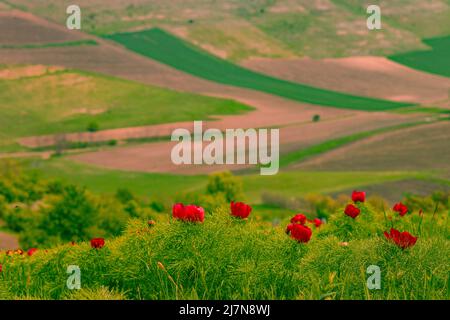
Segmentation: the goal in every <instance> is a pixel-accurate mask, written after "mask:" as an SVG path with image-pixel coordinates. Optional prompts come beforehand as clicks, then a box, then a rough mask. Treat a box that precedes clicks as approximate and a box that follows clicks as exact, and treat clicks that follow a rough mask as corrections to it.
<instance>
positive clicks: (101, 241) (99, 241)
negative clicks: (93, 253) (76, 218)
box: [91, 238, 105, 249]
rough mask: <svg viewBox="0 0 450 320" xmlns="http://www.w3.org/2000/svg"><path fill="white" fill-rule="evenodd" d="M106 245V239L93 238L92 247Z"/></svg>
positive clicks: (99, 247)
mask: <svg viewBox="0 0 450 320" xmlns="http://www.w3.org/2000/svg"><path fill="white" fill-rule="evenodd" d="M104 245H105V239H103V238H95V239H92V240H91V247H92V248H94V249H101V248H103V246H104Z"/></svg>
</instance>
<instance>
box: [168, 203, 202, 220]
mask: <svg viewBox="0 0 450 320" xmlns="http://www.w3.org/2000/svg"><path fill="white" fill-rule="evenodd" d="M172 215H173V217H174V218H175V219H179V220H183V221H190V222H203V221H204V220H205V210H204V209H203V208H202V207H198V206H195V205H187V206H185V205H183V204H182V203H177V204H175V205H174V206H173V208H172Z"/></svg>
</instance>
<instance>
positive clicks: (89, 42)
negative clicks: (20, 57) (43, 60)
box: [0, 39, 98, 49]
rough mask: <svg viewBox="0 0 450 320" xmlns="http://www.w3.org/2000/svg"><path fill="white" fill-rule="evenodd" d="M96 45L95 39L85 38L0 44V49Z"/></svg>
mask: <svg viewBox="0 0 450 320" xmlns="http://www.w3.org/2000/svg"><path fill="white" fill-rule="evenodd" d="M96 45H98V43H97V41H95V40H91V39H87V40H78V41H66V42H50V43H37V44H20V45H7V44H0V49H42V48H57V47H76V46H96Z"/></svg>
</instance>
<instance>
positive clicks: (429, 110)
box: [390, 106, 450, 115]
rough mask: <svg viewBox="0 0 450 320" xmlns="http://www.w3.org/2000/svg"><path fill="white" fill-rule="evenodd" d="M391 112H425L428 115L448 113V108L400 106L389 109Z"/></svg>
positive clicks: (449, 112) (449, 111)
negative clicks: (399, 107)
mask: <svg viewBox="0 0 450 320" xmlns="http://www.w3.org/2000/svg"><path fill="white" fill-rule="evenodd" d="M390 112H392V113H399V114H410V113H425V114H430V115H435V114H450V110H449V109H443V108H437V107H422V106H418V107H407V108H401V109H396V110H392V111H390Z"/></svg>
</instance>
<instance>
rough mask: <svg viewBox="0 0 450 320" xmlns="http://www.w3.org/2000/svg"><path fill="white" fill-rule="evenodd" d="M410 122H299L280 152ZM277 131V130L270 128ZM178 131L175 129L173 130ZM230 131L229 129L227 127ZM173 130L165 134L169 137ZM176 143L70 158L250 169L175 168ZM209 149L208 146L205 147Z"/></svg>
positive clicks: (149, 166) (151, 168) (356, 118)
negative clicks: (173, 159)
mask: <svg viewBox="0 0 450 320" xmlns="http://www.w3.org/2000/svg"><path fill="white" fill-rule="evenodd" d="M405 121H410V118H408V117H404V116H397V117H392V115H391V114H383V113H377V114H368V113H355V114H351V115H348V116H343V117H336V118H330V119H328V120H324V121H321V122H318V123H312V122H311V121H308V122H304V123H302V122H299V123H296V124H291V125H287V126H285V127H281V129H280V148H281V152H282V153H283V152H289V151H293V150H298V149H301V148H304V147H307V146H310V145H313V144H316V143H320V142H323V141H326V140H329V139H330V138H331V137H332V138H338V137H342V136H346V135H349V134H352V133H356V132H360V131H365V130H371V129H375V128H379V127H383V126H390V125H395V124H398V123H402V122H405ZM215 125H216V123H211V124H209V123H206V125H205V127H204V130H205V129H206V128H215V127H216V126H215ZM271 127H274V126H271ZM174 128H175V127H174ZM185 128H187V129H188V130H190V131H191V132H192V130H193V128H192V123H189V124H188V123H186V126H185ZM228 128H230V127H228ZM167 129H169V127H167ZM170 132H171V130H168V131H167V132H166V133H167V134H168V135H170ZM174 145H175V142H157V143H148V144H141V145H136V146H122V147H120V146H119V147H116V148H114V149H109V150H100V151H94V152H87V153H82V154H78V155H74V156H71V158H72V159H74V160H77V161H81V162H85V163H89V164H93V165H97V166H102V167H107V168H110V169H120V170H129V171H145V172H167V173H179V174H206V173H210V172H215V171H222V170H225V169H226V170H232V171H235V170H240V169H243V168H247V167H249V166H238V165H223V166H218V165H214V166H208V165H181V166H177V165H174V164H173V163H172V161H171V158H170V155H171V150H172V148H173V146H174ZM204 146H206V143H205V144H204Z"/></svg>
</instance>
